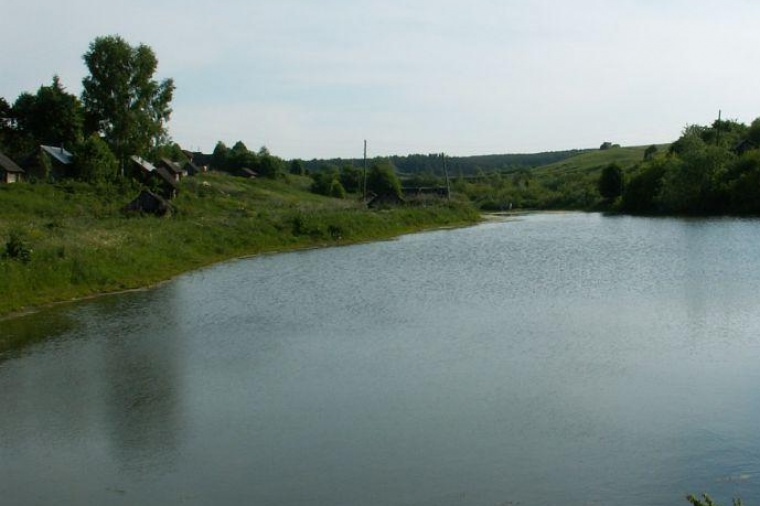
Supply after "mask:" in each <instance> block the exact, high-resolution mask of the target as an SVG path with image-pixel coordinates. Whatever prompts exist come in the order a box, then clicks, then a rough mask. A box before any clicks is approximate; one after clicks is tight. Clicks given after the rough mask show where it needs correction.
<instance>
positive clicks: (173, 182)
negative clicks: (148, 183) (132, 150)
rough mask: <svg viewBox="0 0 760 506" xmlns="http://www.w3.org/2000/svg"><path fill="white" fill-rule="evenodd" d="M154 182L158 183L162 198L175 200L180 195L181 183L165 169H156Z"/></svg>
mask: <svg viewBox="0 0 760 506" xmlns="http://www.w3.org/2000/svg"><path fill="white" fill-rule="evenodd" d="M152 175H153V177H154V180H155V181H157V182H158V185H159V187H160V193H161V196H162V197H164V198H165V199H169V200H171V199H173V198H174V197H176V196H177V194H178V193H179V182H178V180H177V179H176V175H175V174H173V173H171V172H169V170H168V169H166V168H164V167H156V170H155V171H154V172H153V174H152Z"/></svg>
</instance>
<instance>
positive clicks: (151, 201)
mask: <svg viewBox="0 0 760 506" xmlns="http://www.w3.org/2000/svg"><path fill="white" fill-rule="evenodd" d="M122 211H124V212H126V213H150V214H155V215H157V216H164V215H166V214H171V211H172V205H171V204H170V203H169V202H167V201H166V200H165V199H164V198H163V197H161V196H160V195H156V194H155V193H153V192H152V191H150V190H142V191H141V192H140V194H139V195H138V196H137V197H136V198H135V199H134V200H133V201H132V202H130V203H129V204H127V205H126V206H124V207H123V208H122Z"/></svg>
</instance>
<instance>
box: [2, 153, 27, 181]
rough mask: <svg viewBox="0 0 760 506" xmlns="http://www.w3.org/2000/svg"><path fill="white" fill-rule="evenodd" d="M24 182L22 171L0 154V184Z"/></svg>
mask: <svg viewBox="0 0 760 506" xmlns="http://www.w3.org/2000/svg"><path fill="white" fill-rule="evenodd" d="M23 180H24V169H22V168H21V167H19V166H18V165H16V162H14V161H13V160H11V159H10V158H8V157H7V156H5V155H4V154H3V153H1V152H0V183H18V182H21V181H23Z"/></svg>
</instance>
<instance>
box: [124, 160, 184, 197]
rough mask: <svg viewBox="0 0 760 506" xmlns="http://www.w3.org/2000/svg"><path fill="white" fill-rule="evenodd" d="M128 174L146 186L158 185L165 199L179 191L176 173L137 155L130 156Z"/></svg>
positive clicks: (174, 195)
mask: <svg viewBox="0 0 760 506" xmlns="http://www.w3.org/2000/svg"><path fill="white" fill-rule="evenodd" d="M129 160H130V165H129V172H130V175H132V176H133V177H135V178H136V179H137V180H139V181H141V182H142V183H144V184H146V185H148V186H154V185H155V186H158V190H159V193H160V194H161V196H162V197H164V198H166V199H173V198H174V197H176V196H177V193H178V192H179V183H178V182H177V178H176V175H175V174H174V173H171V172H169V170H167V169H166V168H165V167H156V166H155V165H153V164H152V163H150V162H149V161H147V160H145V159H143V158H140V157H139V156H137V155H133V156H131V157H130V159H129Z"/></svg>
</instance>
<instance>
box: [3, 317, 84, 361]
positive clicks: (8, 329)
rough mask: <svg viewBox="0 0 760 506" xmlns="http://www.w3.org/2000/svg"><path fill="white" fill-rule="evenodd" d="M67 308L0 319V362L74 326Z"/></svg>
mask: <svg viewBox="0 0 760 506" xmlns="http://www.w3.org/2000/svg"><path fill="white" fill-rule="evenodd" d="M76 323H77V322H76V320H74V319H73V318H72V317H71V316H70V310H69V308H65V307H63V306H61V307H57V308H51V309H49V310H47V311H44V312H42V313H35V314H29V315H25V316H21V317H18V318H12V319H7V320H0V336H1V337H0V362H2V361H4V360H8V359H9V358H13V357H18V356H19V355H21V354H22V353H23V351H24V350H25V349H27V348H29V347H30V346H32V345H34V344H36V343H40V342H43V341H44V342H50V341H51V340H53V339H55V338H57V337H60V336H61V335H63V334H65V333H69V332H70V331H72V330H74V328H75V327H76Z"/></svg>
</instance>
